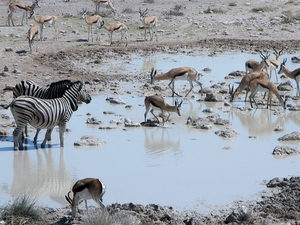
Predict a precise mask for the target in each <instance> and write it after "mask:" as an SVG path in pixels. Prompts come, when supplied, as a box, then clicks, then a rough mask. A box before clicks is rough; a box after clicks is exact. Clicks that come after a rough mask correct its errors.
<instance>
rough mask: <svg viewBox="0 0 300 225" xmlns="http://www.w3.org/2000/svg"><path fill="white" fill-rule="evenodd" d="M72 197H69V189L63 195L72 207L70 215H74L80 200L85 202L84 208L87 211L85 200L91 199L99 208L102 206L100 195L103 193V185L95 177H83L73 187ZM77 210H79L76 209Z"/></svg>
mask: <svg viewBox="0 0 300 225" xmlns="http://www.w3.org/2000/svg"><path fill="white" fill-rule="evenodd" d="M72 192H73V199H72V198H71V197H70V193H71V191H69V193H68V195H66V196H65V198H66V200H67V201H68V202H69V203H70V205H71V207H72V217H73V218H74V217H75V215H76V211H77V210H78V204H79V203H80V202H81V200H84V202H85V208H86V210H87V211H88V206H87V200H89V199H93V200H94V201H95V202H96V203H97V204H98V205H99V206H100V207H101V208H103V207H104V205H103V203H102V197H103V195H104V194H105V185H104V184H103V183H102V182H101V181H100V180H99V179H97V178H85V179H82V180H78V181H77V182H76V183H75V184H74V186H73V188H72ZM78 212H79V210H78Z"/></svg>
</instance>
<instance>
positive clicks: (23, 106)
mask: <svg viewBox="0 0 300 225" xmlns="http://www.w3.org/2000/svg"><path fill="white" fill-rule="evenodd" d="M83 85H84V84H83V82H81V81H76V82H73V83H72V84H71V85H70V88H69V89H67V90H66V91H65V93H64V94H63V96H62V97H61V98H55V99H40V98H36V97H32V96H19V97H17V98H16V99H14V100H13V101H12V102H11V103H10V105H9V106H10V110H11V112H12V115H13V117H14V119H15V122H16V128H15V130H14V131H13V139H14V150H23V142H22V131H23V129H24V127H25V126H26V125H27V124H28V123H29V124H30V125H31V126H33V127H34V128H37V129H47V131H46V134H45V138H44V140H43V142H42V144H41V148H45V144H46V142H47V141H48V140H49V137H50V135H51V132H52V130H53V128H54V127H55V126H56V125H58V127H59V138H60V147H64V132H65V129H66V124H67V122H68V121H69V120H70V118H71V116H72V114H73V111H76V110H77V109H78V104H77V103H78V96H79V95H82V96H83V94H80V93H81V92H85V90H84V89H83ZM82 90H84V91H82ZM85 96H86V97H90V96H89V95H88V94H85Z"/></svg>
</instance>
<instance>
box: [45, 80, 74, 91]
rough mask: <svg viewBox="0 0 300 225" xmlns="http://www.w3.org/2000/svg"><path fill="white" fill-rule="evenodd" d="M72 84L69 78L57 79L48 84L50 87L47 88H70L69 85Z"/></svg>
mask: <svg viewBox="0 0 300 225" xmlns="http://www.w3.org/2000/svg"><path fill="white" fill-rule="evenodd" d="M71 84H72V82H71V81H70V80H60V81H57V82H53V83H51V84H50V87H49V89H50V90H52V89H54V88H64V87H65V88H66V89H68V88H70V85H71Z"/></svg>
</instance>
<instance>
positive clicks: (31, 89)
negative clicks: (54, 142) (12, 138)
mask: <svg viewBox="0 0 300 225" xmlns="http://www.w3.org/2000/svg"><path fill="white" fill-rule="evenodd" d="M71 84H72V82H71V81H70V80H61V81H58V82H53V83H51V84H50V85H49V86H46V87H44V86H39V85H38V84H37V83H35V82H34V81H32V80H26V81H24V80H22V81H21V82H20V83H18V84H16V86H15V87H10V88H9V89H8V90H12V91H13V98H14V99H15V98H17V97H19V96H21V95H27V96H32V97H36V98H41V99H53V98H59V97H62V96H63V94H64V93H65V91H66V90H67V89H68V88H69V87H70V85H71ZM85 95H87V96H85ZM78 100H79V101H82V102H85V103H86V104H89V103H90V102H91V97H90V95H88V94H87V93H86V92H85V91H84V89H82V93H81V94H80V95H79V98H78ZM6 108H8V106H6ZM39 132H40V129H37V131H36V134H35V136H34V138H33V143H37V138H38V134H39ZM25 135H26V137H28V136H29V135H28V129H27V125H26V126H25ZM48 141H51V134H50V136H49V140H48Z"/></svg>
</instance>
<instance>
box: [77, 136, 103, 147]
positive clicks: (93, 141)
mask: <svg viewBox="0 0 300 225" xmlns="http://www.w3.org/2000/svg"><path fill="white" fill-rule="evenodd" d="M105 144H106V142H105V141H102V140H100V139H99V138H96V137H93V136H83V137H81V138H80V140H79V141H77V142H75V143H74V145H75V146H99V145H105Z"/></svg>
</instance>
